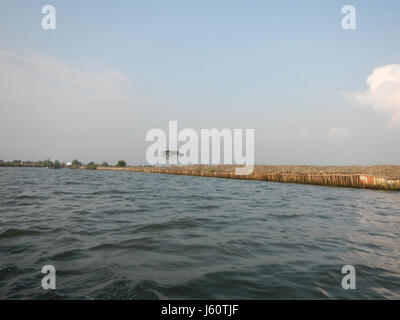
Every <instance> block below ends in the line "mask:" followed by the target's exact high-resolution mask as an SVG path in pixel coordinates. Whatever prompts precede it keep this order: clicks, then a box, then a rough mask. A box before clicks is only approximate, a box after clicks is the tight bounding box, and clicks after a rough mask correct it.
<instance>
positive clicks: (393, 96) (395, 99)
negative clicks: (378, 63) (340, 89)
mask: <svg viewBox="0 0 400 320" xmlns="http://www.w3.org/2000/svg"><path fill="white" fill-rule="evenodd" d="M367 85H368V90H367V91H365V92H357V93H351V94H350V99H351V100H352V102H353V103H355V104H357V105H362V106H369V107H372V108H373V109H374V110H376V111H380V112H385V113H388V114H390V116H391V117H392V118H391V120H390V122H389V126H391V127H398V128H400V65H399V64H392V65H386V66H383V67H379V68H376V69H375V70H374V71H373V72H372V73H371V75H369V77H368V78H367Z"/></svg>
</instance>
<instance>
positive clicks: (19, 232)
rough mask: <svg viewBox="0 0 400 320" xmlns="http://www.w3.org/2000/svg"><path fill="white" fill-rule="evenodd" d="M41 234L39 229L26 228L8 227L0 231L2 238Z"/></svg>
mask: <svg viewBox="0 0 400 320" xmlns="http://www.w3.org/2000/svg"><path fill="white" fill-rule="evenodd" d="M37 234H40V232H38V231H33V230H24V229H13V228H10V229H6V230H4V231H3V232H1V233H0V238H12V237H22V236H31V235H37Z"/></svg>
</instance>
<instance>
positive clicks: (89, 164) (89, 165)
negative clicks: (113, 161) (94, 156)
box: [86, 161, 97, 170]
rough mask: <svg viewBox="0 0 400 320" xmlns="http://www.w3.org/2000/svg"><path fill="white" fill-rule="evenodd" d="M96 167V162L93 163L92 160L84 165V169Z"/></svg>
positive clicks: (94, 168)
mask: <svg viewBox="0 0 400 320" xmlns="http://www.w3.org/2000/svg"><path fill="white" fill-rule="evenodd" d="M96 168H97V164H95V163H94V162H93V161H92V162H89V163H88V164H87V165H86V169H87V170H96Z"/></svg>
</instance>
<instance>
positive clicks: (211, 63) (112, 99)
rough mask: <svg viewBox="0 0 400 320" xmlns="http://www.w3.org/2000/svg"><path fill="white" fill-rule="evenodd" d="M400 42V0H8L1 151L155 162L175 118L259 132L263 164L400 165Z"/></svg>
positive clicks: (0, 63)
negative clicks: (151, 135) (156, 141)
mask: <svg viewBox="0 0 400 320" xmlns="http://www.w3.org/2000/svg"><path fill="white" fill-rule="evenodd" d="M48 4H50V5H53V6H54V7H55V9H56V29H55V30H44V29H43V28H42V26H41V21H42V18H43V16H44V15H43V14H42V12H41V11H42V7H43V6H44V5H48ZM345 5H352V6H354V7H355V9H356V29H355V30H344V29H343V28H342V26H341V21H342V18H343V16H344V14H342V12H341V10H342V7H343V6H345ZM399 39H400V2H399V1H398V0H393V1H389V0H384V1H376V0H371V1H351V0H347V1H336V0H332V1H314V0H304V1H285V0H283V1H234V0H230V1H224V0H220V1H208V0H203V1H183V0H182V1H173V0H168V1H132V0H131V1H122V0H120V1H102V0H96V1H94V0H86V1H81V2H75V1H65V0H64V1H61V0H47V1H38V0H32V1H22V0H13V1H11V0H8V1H1V3H0V159H3V160H13V159H18V160H19V159H21V160H40V159H47V158H50V159H53V160H54V159H59V160H63V161H67V162H68V161H71V160H72V159H79V160H81V161H83V162H89V161H95V162H101V161H107V162H109V163H115V162H116V161H117V160H119V159H124V160H126V161H127V162H128V164H145V163H146V158H145V155H146V149H147V148H148V147H149V142H146V139H145V137H146V133H147V132H148V131H149V130H150V129H153V128H161V129H164V130H166V131H167V129H168V121H170V120H176V121H178V129H179V130H180V129H184V128H194V129H195V130H200V129H201V128H217V129H221V130H222V129H224V128H230V129H232V130H233V129H234V128H242V129H254V130H255V162H256V163H258V164H297V165H299V164H309V165H368V164H400V148H399V147H398V146H399V143H400V41H399Z"/></svg>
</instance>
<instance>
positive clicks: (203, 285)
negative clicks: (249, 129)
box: [0, 168, 400, 299]
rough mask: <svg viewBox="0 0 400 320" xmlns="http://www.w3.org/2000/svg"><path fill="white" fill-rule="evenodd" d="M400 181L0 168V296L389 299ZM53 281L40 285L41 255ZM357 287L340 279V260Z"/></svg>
mask: <svg viewBox="0 0 400 320" xmlns="http://www.w3.org/2000/svg"><path fill="white" fill-rule="evenodd" d="M399 200H400V193H389V192H376V191H368V190H357V189H341V188H327V187H319V186H305V185H294V184H278V183H270V182H260V181H238V180H224V179H214V178H200V177H190V176H172V175H158V174H146V173H133V172H112V171H85V170H48V169H30V168H0V298H2V299H32V298H36V299H203V298H204V299H327V298H329V299H332V298H334V299H371V298H374V299H388V298H389V299H399V298H400V263H399V257H400V255H399V248H400V245H399V244H400V240H399V239H400V201H399ZM47 264H50V265H53V266H54V267H55V268H56V281H57V282H56V284H57V289H56V290H50V291H45V290H43V289H42V287H41V281H42V277H43V276H44V274H41V269H42V267H43V266H44V265H47ZM348 264H350V265H353V266H354V267H355V268H356V285H357V289H356V290H344V289H342V287H341V281H342V277H343V276H344V275H342V274H341V269H342V267H343V266H344V265H348Z"/></svg>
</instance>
